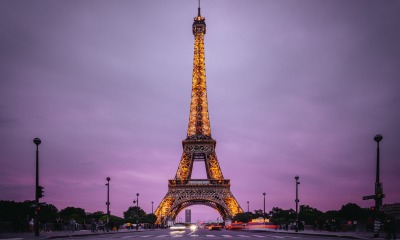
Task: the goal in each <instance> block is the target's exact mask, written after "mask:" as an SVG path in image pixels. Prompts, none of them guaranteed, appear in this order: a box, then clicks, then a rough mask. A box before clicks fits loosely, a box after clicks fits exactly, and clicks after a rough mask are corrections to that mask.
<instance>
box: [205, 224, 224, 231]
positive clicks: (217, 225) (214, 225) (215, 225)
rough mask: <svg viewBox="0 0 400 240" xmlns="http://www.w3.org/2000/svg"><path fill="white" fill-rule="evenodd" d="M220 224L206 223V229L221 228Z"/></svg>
mask: <svg viewBox="0 0 400 240" xmlns="http://www.w3.org/2000/svg"><path fill="white" fill-rule="evenodd" d="M221 229H222V225H219V224H210V225H208V230H221Z"/></svg>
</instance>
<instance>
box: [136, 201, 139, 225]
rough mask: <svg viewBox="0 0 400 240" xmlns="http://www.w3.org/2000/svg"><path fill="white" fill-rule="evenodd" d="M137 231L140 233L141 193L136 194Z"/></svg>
mask: <svg viewBox="0 0 400 240" xmlns="http://www.w3.org/2000/svg"><path fill="white" fill-rule="evenodd" d="M136 215H137V219H136V231H139V193H136Z"/></svg>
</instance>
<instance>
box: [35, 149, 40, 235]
mask: <svg viewBox="0 0 400 240" xmlns="http://www.w3.org/2000/svg"><path fill="white" fill-rule="evenodd" d="M35 185H36V188H35V190H36V191H35V202H36V209H35V236H39V217H38V214H39V212H38V211H39V210H38V209H39V195H38V194H39V193H38V188H39V144H36V184H35Z"/></svg>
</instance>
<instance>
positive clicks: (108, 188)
mask: <svg viewBox="0 0 400 240" xmlns="http://www.w3.org/2000/svg"><path fill="white" fill-rule="evenodd" d="M106 180H107V183H106V186H107V202H106V205H107V222H108V219H109V218H110V180H111V178H110V177H107V178H106Z"/></svg>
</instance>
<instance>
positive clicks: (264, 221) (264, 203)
mask: <svg viewBox="0 0 400 240" xmlns="http://www.w3.org/2000/svg"><path fill="white" fill-rule="evenodd" d="M263 195H264V211H263V218H264V223H263V224H265V192H264V193H263Z"/></svg>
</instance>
